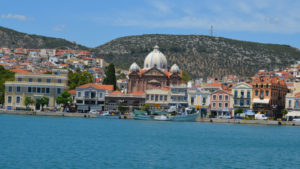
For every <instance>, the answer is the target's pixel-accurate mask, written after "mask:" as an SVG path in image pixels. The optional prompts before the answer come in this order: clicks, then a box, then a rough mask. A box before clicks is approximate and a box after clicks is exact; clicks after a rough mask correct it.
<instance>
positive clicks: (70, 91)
mask: <svg viewBox="0 0 300 169" xmlns="http://www.w3.org/2000/svg"><path fill="white" fill-rule="evenodd" d="M68 93H70V94H71V95H76V90H69V91H68Z"/></svg>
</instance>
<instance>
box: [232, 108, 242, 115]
mask: <svg viewBox="0 0 300 169" xmlns="http://www.w3.org/2000/svg"><path fill="white" fill-rule="evenodd" d="M241 113H243V109H241V108H239V109H235V111H234V114H241Z"/></svg>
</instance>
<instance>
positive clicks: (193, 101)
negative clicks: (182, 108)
mask: <svg viewBox="0 0 300 169" xmlns="http://www.w3.org/2000/svg"><path fill="white" fill-rule="evenodd" d="M194 104H195V98H194V97H191V105H194Z"/></svg>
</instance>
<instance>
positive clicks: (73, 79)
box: [68, 71, 94, 89]
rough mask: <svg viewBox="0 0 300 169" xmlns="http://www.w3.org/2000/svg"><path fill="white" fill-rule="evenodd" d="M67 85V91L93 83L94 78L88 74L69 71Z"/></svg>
mask: <svg viewBox="0 0 300 169" xmlns="http://www.w3.org/2000/svg"><path fill="white" fill-rule="evenodd" d="M68 79H69V81H68V85H69V89H75V88H76V87H78V86H80V85H84V84H87V83H93V81H94V78H93V75H92V74H90V73H89V72H86V71H85V72H80V71H79V72H75V73H73V72H72V71H69V73H68Z"/></svg>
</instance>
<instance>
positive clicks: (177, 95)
mask: <svg viewBox="0 0 300 169" xmlns="http://www.w3.org/2000/svg"><path fill="white" fill-rule="evenodd" d="M170 91H171V92H170V98H171V99H170V103H169V105H170V106H176V105H180V106H183V107H188V99H187V98H188V94H187V85H186V84H171V85H170Z"/></svg>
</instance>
